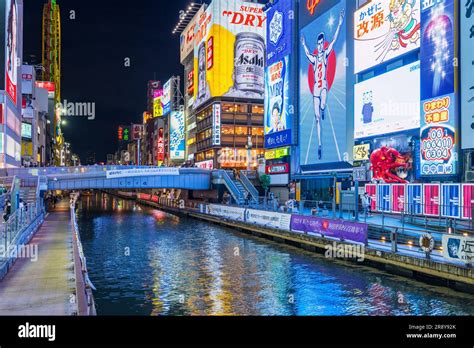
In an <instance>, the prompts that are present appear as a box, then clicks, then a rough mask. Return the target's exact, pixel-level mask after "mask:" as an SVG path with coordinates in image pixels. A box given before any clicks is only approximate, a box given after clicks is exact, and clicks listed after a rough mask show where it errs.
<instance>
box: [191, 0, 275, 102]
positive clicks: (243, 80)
mask: <svg viewBox="0 0 474 348" xmlns="http://www.w3.org/2000/svg"><path fill="white" fill-rule="evenodd" d="M265 22H266V16H265V13H264V12H263V5H261V4H257V3H250V2H242V1H238V0H237V1H234V0H214V1H213V2H212V3H211V4H210V5H209V7H208V8H207V9H206V11H205V13H204V14H203V16H201V17H200V19H199V21H198V23H197V29H196V35H195V49H194V71H195V74H194V79H195V83H194V86H195V88H194V99H195V101H194V108H197V107H199V106H200V105H202V104H203V103H205V102H206V101H208V100H209V99H211V98H213V97H221V96H227V97H233V98H246V99H261V100H263V96H264V92H265V91H264V90H265V83H264V75H265V28H266V23H265Z"/></svg>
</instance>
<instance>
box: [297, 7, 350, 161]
mask: <svg viewBox="0 0 474 348" xmlns="http://www.w3.org/2000/svg"><path fill="white" fill-rule="evenodd" d="M326 3H330V4H332V5H333V6H332V7H331V8H329V9H328V10H326V11H325V12H323V13H321V14H320V15H319V16H318V17H316V18H315V17H311V16H309V17H310V19H309V20H308V21H309V23H308V24H307V25H305V26H303V27H301V28H300V33H299V34H300V35H299V40H298V41H299V44H300V47H299V57H300V58H299V67H300V71H299V75H300V86H299V111H300V121H299V123H300V124H299V134H300V164H301V165H303V166H304V165H314V164H324V163H336V162H344V161H348V160H349V158H348V157H349V149H348V148H347V127H346V123H347V122H346V116H347V115H346V103H345V101H346V70H347V69H346V56H347V55H346V16H347V14H346V13H345V11H346V2H345V1H331V2H328V1H326ZM310 12H311V11H310ZM305 16H306V17H307V16H308V7H307V2H306V1H301V2H300V18H306V17H305ZM348 17H349V18H350V16H348ZM305 22H306V21H303V20H301V21H300V25H304V23H305Z"/></svg>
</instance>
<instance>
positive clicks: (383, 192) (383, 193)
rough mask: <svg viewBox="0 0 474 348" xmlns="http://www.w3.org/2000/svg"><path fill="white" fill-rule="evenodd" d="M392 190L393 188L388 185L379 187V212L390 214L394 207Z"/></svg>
mask: <svg viewBox="0 0 474 348" xmlns="http://www.w3.org/2000/svg"><path fill="white" fill-rule="evenodd" d="M391 190H392V186H391V185H388V184H380V185H378V186H377V211H379V212H386V213H390V208H391V207H392V202H391V198H392V197H391V196H392V195H391Z"/></svg>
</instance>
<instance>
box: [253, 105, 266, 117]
mask: <svg viewBox="0 0 474 348" xmlns="http://www.w3.org/2000/svg"><path fill="white" fill-rule="evenodd" d="M264 112H265V110H264V108H263V105H252V114H255V115H263V113H264Z"/></svg>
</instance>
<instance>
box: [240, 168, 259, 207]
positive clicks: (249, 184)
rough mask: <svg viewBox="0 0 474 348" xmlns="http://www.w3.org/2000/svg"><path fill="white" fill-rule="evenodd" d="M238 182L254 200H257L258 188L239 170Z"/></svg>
mask: <svg viewBox="0 0 474 348" xmlns="http://www.w3.org/2000/svg"><path fill="white" fill-rule="evenodd" d="M240 182H241V183H242V185H243V186H244V188H245V189H246V190H247V191H248V192H249V193H250V195H251V196H252V199H253V200H254V202H258V190H257V189H256V187H255V186H254V185H253V184H252V182H251V181H250V179H249V178H248V177H247V174H246V173H245V172H240Z"/></svg>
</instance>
